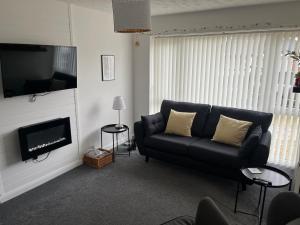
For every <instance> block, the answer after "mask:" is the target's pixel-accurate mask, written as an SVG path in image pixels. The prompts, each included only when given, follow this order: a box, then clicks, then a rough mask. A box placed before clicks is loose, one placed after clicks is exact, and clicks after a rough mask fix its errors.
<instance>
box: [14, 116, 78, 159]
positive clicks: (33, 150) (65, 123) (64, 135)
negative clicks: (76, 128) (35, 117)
mask: <svg viewBox="0 0 300 225" xmlns="http://www.w3.org/2000/svg"><path fill="white" fill-rule="evenodd" d="M19 140H20V148H21V155H22V160H23V161H26V160H28V159H37V157H38V156H39V155H42V154H45V153H47V152H50V151H53V150H55V149H58V148H61V147H63V146H65V145H68V144H71V143H72V136H71V128H70V118H69V117H66V118H60V119H55V120H51V121H47V122H43V123H38V124H33V125H30V126H26V127H21V128H19Z"/></svg>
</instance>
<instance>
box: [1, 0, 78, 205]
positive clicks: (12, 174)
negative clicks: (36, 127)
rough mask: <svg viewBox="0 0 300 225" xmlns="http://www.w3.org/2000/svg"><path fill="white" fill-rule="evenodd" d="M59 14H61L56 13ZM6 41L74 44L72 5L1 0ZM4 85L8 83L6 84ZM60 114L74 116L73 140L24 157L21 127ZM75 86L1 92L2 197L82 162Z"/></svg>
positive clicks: (12, 194) (34, 184) (2, 27)
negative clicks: (32, 98)
mask: <svg viewBox="0 0 300 225" xmlns="http://www.w3.org/2000/svg"><path fill="white" fill-rule="evenodd" d="M53 15H55V16H53ZM0 42H8V43H38V44H57V45H69V44H70V39H69V28H68V8H67V5H66V4H65V3H61V2H55V1H52V2H48V1H44V0H28V1H26V3H25V2H23V1H18V0H1V7H0ZM0 86H1V87H0V90H2V83H1V84H0ZM60 117H70V118H71V129H72V139H73V143H72V144H71V145H68V146H65V147H63V148H61V149H59V150H57V151H53V152H52V153H51V154H50V156H49V158H48V159H47V160H46V161H44V162H42V163H33V162H32V161H28V162H27V163H25V162H22V161H21V156H20V151H19V142H18V135H17V129H18V128H19V127H22V126H26V125H30V124H33V123H38V122H42V121H47V120H51V119H55V118H60ZM76 135H77V130H76V116H75V104H74V91H73V90H65V91H60V92H55V93H52V94H50V95H47V96H44V97H39V98H37V101H36V102H35V103H31V102H29V97H28V96H23V97H15V98H8V99H4V98H3V93H2V91H1V92H0V174H1V177H2V185H0V187H1V186H2V187H3V188H2V190H1V189H0V191H2V192H1V193H0V194H1V196H0V197H1V200H2V201H5V200H7V199H9V198H11V197H14V196H16V195H18V194H20V193H22V192H24V191H26V190H28V189H31V188H33V187H35V186H37V185H39V184H40V183H43V182H45V181H47V180H48V179H51V178H52V177H54V176H57V175H58V174H60V173H62V172H64V171H66V170H69V169H71V168H73V167H74V166H76V165H78V164H79V158H78V150H77V149H78V148H77V146H78V143H77V139H76Z"/></svg>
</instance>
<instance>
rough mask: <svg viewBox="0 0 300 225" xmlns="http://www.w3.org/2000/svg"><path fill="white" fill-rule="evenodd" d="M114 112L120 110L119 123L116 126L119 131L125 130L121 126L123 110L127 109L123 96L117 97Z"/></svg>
mask: <svg viewBox="0 0 300 225" xmlns="http://www.w3.org/2000/svg"><path fill="white" fill-rule="evenodd" d="M112 108H113V109H114V110H118V115H119V123H118V124H116V128H117V129H121V128H123V124H121V118H120V117H121V110H123V109H126V105H125V102H124V99H123V97H122V96H116V97H115V98H114V103H113V107H112Z"/></svg>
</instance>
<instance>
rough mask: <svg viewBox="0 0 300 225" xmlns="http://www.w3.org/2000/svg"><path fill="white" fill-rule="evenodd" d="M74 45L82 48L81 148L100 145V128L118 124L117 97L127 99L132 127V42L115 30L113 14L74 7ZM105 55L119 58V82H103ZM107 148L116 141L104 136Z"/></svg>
mask: <svg viewBox="0 0 300 225" xmlns="http://www.w3.org/2000/svg"><path fill="white" fill-rule="evenodd" d="M72 18H73V26H72V27H73V34H74V43H75V45H76V46H77V47H78V73H79V74H80V76H79V77H78V84H79V86H78V93H79V96H78V100H79V115H80V117H79V118H80V119H79V121H80V138H81V145H80V146H81V149H82V151H84V150H85V149H87V148H88V147H90V146H93V145H95V144H96V145H98V146H99V145H100V132H99V131H100V127H101V126H104V125H106V124H110V123H117V120H118V116H117V111H114V110H112V103H113V98H114V97H115V96H118V95H121V96H123V97H124V99H125V102H126V105H127V109H126V110H124V111H122V112H121V118H122V122H123V123H125V124H128V125H129V126H130V128H132V121H133V119H132V116H133V101H132V98H133V97H132V92H133V91H132V89H133V85H132V39H131V36H130V35H126V34H116V33H114V31H113V17H112V14H108V13H103V12H100V11H97V10H93V9H88V8H82V7H78V6H72ZM101 55H115V70H116V71H115V76H116V80H115V81H106V82H102V81H101ZM103 142H104V146H105V145H109V144H110V143H111V142H112V137H111V135H108V134H106V135H104V140H103Z"/></svg>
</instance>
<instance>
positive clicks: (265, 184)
mask: <svg viewBox="0 0 300 225" xmlns="http://www.w3.org/2000/svg"><path fill="white" fill-rule="evenodd" d="M263 168H264V169H270V170H273V171H275V172H277V173H280V174H281V175H283V176H285V177H286V178H287V179H288V180H289V183H288V184H286V185H281V186H272V182H268V181H265V180H261V179H256V180H255V179H253V180H251V185H252V184H257V185H259V186H260V191H259V197H258V204H257V207H256V209H255V211H258V212H257V214H253V213H249V212H245V211H241V210H238V209H237V205H238V197H239V193H240V192H241V190H240V184H241V182H238V183H237V190H236V195H235V205H234V213H242V214H246V215H249V216H255V217H257V218H258V224H259V225H261V223H262V219H263V215H264V206H265V200H266V194H267V188H282V187H285V186H287V185H288V186H289V191H291V188H292V179H291V178H290V177H289V176H288V175H287V174H286V173H285V172H283V171H281V170H279V169H276V168H274V167H270V166H264V167H263ZM246 179H248V180H250V178H246Z"/></svg>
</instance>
